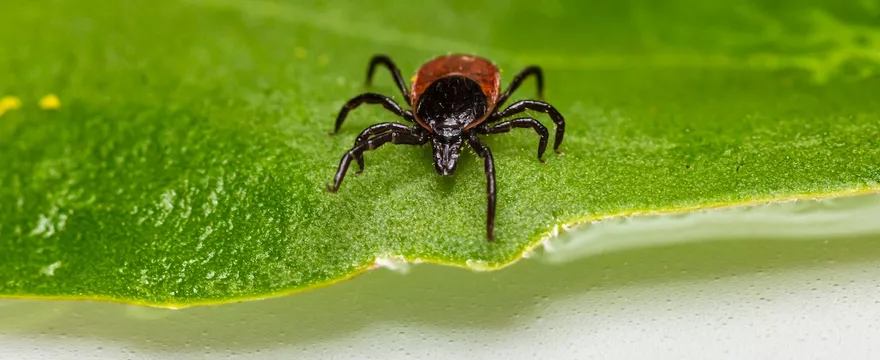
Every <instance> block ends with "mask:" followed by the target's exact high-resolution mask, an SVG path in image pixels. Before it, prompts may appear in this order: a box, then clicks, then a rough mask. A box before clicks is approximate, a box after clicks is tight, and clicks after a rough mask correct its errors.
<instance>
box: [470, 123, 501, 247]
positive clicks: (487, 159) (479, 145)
mask: <svg viewBox="0 0 880 360" xmlns="http://www.w3.org/2000/svg"><path fill="white" fill-rule="evenodd" d="M468 144H470V146H471V147H472V148H474V151H476V152H477V155H479V156H480V157H481V158H483V165H484V168H485V171H486V200H487V203H486V240H489V241H492V240H495V160H493V159H492V152H491V151H489V147H487V146H486V145H485V144H483V142H482V141H480V139H479V138H478V137H477V133H476V132H471V133H470V135H469V136H468Z"/></svg>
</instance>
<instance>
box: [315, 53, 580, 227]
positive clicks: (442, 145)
mask: <svg viewBox="0 0 880 360" xmlns="http://www.w3.org/2000/svg"><path fill="white" fill-rule="evenodd" d="M378 66H384V67H386V68H387V69H388V70H389V71H390V72H391V75H392V77H393V78H394V81H395V83H396V84H397V87H398V89H399V90H400V92H401V94H402V95H403V98H404V100H405V101H406V103H407V105H409V107H410V109H412V110H407V109H404V108H402V107H401V106H400V105H398V103H397V102H395V101H394V100H392V99H391V98H389V97H387V96H384V95H380V94H376V93H364V94H361V95H358V96H356V97H354V98H352V99H351V100H349V101H348V102H347V103H346V104H345V105H344V106H343V107H342V110H341V111H340V112H339V115H338V116H337V118H336V125H335V127H334V130H333V132H334V133H335V132H337V131H339V128H340V127H341V126H342V123H343V121H345V118H346V116H347V115H348V112H349V111H351V110H353V109H354V108H356V107H358V106H360V105H361V104H380V105H382V106H383V107H385V108H386V109H388V110H389V111H391V112H392V113H394V114H395V115H397V116H399V117H401V118H403V119H404V120H406V121H408V122H410V123H411V125H405V124H401V123H396V122H386V123H380V124H376V125H372V126H370V127H367V128H366V129H365V130H364V131H362V132H361V134H360V135H359V136H358V137H357V139H355V142H354V147H352V148H351V149H350V150H349V151H348V152H346V153H345V155H343V156H342V160H341V161H340V163H339V169H338V170H337V172H336V176H335V178H334V183H333V185H332V186H330V185H328V186H327V190H328V191H330V192H336V191H337V190H339V186H340V185H341V184H342V179H343V178H344V177H345V173H346V171H347V170H348V167H349V165H350V164H351V161H352V160H354V161H356V162H357V164H358V168H359V169H360V170H359V171H358V172H360V171H362V170H363V168H364V160H363V153H364V151H367V150H373V149H376V148H378V147H379V146H382V145H383V144H386V143H389V142H390V143H392V144H406V145H425V144H427V143H431V148H432V149H433V153H434V168H435V169H436V171H437V173H438V174H440V175H452V174H453V173H455V168H456V165H457V164H458V159H459V156H460V155H461V149H462V147H464V146H465V144H467V146H470V147H471V148H472V149H474V151H475V152H476V153H477V155H478V156H479V157H480V158H482V159H483V165H484V168H485V173H486V195H487V208H486V239H487V240H489V241H492V240H493V239H494V238H495V231H494V229H495V198H496V188H495V163H494V159H493V158H492V152H491V151H490V150H489V148H488V147H487V146H486V145H485V144H484V143H483V142H482V141H481V140H480V138H479V136H478V135H488V134H497V133H503V132H508V131H510V130H511V129H512V128H531V129H533V130H534V131H535V132H536V133H537V134H538V136H539V138H540V139H539V142H538V160H540V161H541V162H544V160H543V155H544V150H545V149H546V148H547V141H548V138H549V133H548V131H547V128H546V127H544V125H542V124H541V123H540V122H538V121H537V120H535V119H533V118H530V117H520V118H516V119H511V120H506V121H504V120H505V119H507V118H509V117H512V116H513V115H516V114H519V113H522V112H524V111H527V110H534V111H540V112H544V113H547V114H548V115H549V116H550V119H551V120H553V123H554V124H555V125H556V137H555V139H554V141H553V150H554V151H556V152H557V153H559V145H560V144H562V138H563V135H564V134H565V120H564V119H563V117H562V115H561V114H559V112H558V111H557V110H556V109H555V108H554V107H553V106H551V105H550V104H548V103H545V102H543V101H536V100H522V101H518V102H515V103H513V104H512V105H510V106H508V107H506V108H504V109H503V110H498V109H499V108H501V107H502V106H503V105H504V103H505V102H506V101H507V99H508V98H509V97H510V95H511V94H512V93H513V92H514V91H516V89H517V88H518V87H519V86H520V84H522V82H523V81H524V80H526V79H527V78H529V77H530V76H532V77H534V78H535V80H536V82H537V87H538V96H539V97H542V95H543V86H544V81H543V80H544V79H543V74H542V72H541V69H540V68H539V67H537V66H529V67H526V68H525V69H524V70H522V71H521V72H519V73H518V74H517V75H516V76H514V78H513V80H512V81H511V83H510V86H509V87H508V88H507V89H506V90H505V91H504V92H503V93H502V92H501V91H500V90H501V74H500V73H499V71H498V67H496V66H495V64H493V63H492V62H490V61H489V60H487V59H484V58H481V57H477V56H471V55H460V54H453V55H445V56H440V57H437V58H435V59H433V60H431V61H429V62H427V63H425V64H424V65H422V67H421V68H419V70H418V71H417V72H416V74H415V76H414V77H413V78H412V84H411V85H410V88H409V89H407V87H406V83H405V82H404V81H403V78H402V77H401V75H400V70H398V68H397V66H396V65H394V62H392V61H391V59H390V58H388V57H387V56H384V55H376V56H374V57H373V58H372V59H371V60H370V65H369V67H368V68H367V84H368V85H369V84H370V83H371V81H372V78H373V73H374V71H375V69H376V67H378Z"/></svg>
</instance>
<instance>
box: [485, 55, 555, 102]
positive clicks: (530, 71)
mask: <svg viewBox="0 0 880 360" xmlns="http://www.w3.org/2000/svg"><path fill="white" fill-rule="evenodd" d="M529 75H533V76H535V80H536V81H537V82H538V98H539V99H540V98H544V73H543V72H542V71H541V68H539V67H537V66H534V65H532V66H528V67H526V68H525V69H523V70H522V71H520V72H519V74H516V76H514V77H513V81H511V82H510V86H509V87H508V88H507V90H506V91H504V93H503V94H501V96H499V97H498V100H497V101H496V102H495V106H499V107H500V106H501V105H504V102H505V101H507V99H508V98H509V97H510V95H511V94H513V92H514V91H516V89H517V88H519V86H520V84H522V82H523V81H525V80H526V79H528V77H529Z"/></svg>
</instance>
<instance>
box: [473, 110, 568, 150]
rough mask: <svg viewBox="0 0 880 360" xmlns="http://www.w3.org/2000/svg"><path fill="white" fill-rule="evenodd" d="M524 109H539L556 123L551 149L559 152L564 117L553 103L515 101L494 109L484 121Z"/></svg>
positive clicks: (563, 133)
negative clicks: (554, 137) (496, 109)
mask: <svg viewBox="0 0 880 360" xmlns="http://www.w3.org/2000/svg"><path fill="white" fill-rule="evenodd" d="M526 110H534V111H540V112H543V113H547V114H549V115H550V119H553V122H554V123H555V124H556V139H555V140H554V141H553V151H555V152H556V153H557V154H561V153H560V152H559V145H560V144H562V137H563V136H565V119H563V118H562V114H560V113H559V111H557V110H556V108H554V107H553V105H550V104H548V103H545V102H543V101H535V100H521V101H517V102H515V103H513V104H512V105H510V106H508V107H507V109H504V110H501V111H496V112H495V113H494V114H492V115H491V116H490V117H489V119H488V120H487V121H486V123H490V122H493V121H498V120H501V119H503V118H506V117H508V116H511V115H516V114H519V113H521V112H524V111H526Z"/></svg>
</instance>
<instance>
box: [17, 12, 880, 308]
mask: <svg viewBox="0 0 880 360" xmlns="http://www.w3.org/2000/svg"><path fill="white" fill-rule="evenodd" d="M407 3H409V2H408V1H402V0H401V1H386V2H375V1H369V2H339V3H315V4H311V3H308V2H305V1H296V2H293V1H291V2H289V3H288V2H272V1H259V0H257V1H248V2H244V1H231V0H230V1H221V0H190V1H154V2H147V1H127V2H123V3H121V4H120V3H114V2H105V1H97V0H92V1H78V2H73V1H70V2H63V1H34V2H14V3H10V4H5V5H4V11H3V14H0V96H2V95H4V94H5V95H15V96H18V97H20V98H21V99H22V101H23V106H22V107H21V108H20V109H17V110H11V111H9V112H7V113H6V114H4V115H3V116H2V117H0V159H2V165H3V166H2V168H0V294H4V295H6V296H48V297H80V298H106V299H116V300H122V301H131V302H139V303H150V304H159V305H175V306H183V305H187V304H195V303H205V302H222V301H225V300H231V299H240V298H249V297H260V296H267V295H270V294H277V293H282V292H288V291H291V290H294V289H302V288H307V287H310V286H314V285H318V284H322V283H327V282H331V281H334V280H339V279H341V278H345V277H348V276H351V275H353V274H355V273H357V272H360V271H362V270H363V269H365V268H367V267H369V266H371V265H372V264H373V263H374V262H375V260H376V258H388V257H395V256H399V255H402V256H405V257H406V258H409V259H417V258H420V259H423V260H428V261H437V262H443V263H455V264H461V265H470V266H480V267H482V266H488V267H496V266H500V265H503V264H505V263H508V262H510V261H513V260H515V259H516V258H518V257H519V255H520V253H521V252H522V251H524V250H525V249H526V248H529V247H530V246H532V245H533V243H534V241H536V240H537V239H539V238H540V237H542V236H544V235H545V234H546V233H548V232H549V231H552V229H553V227H554V226H556V225H558V224H562V223H570V222H574V221H582V220H587V219H591V218H596V217H603V216H608V215H613V214H621V213H632V212H640V211H674V210H677V209H688V208H698V207H705V206H716V205H719V204H725V203H742V202H752V201H764V200H772V199H775V198H789V197H792V196H803V195H808V194H811V195H834V194H837V193H842V192H852V191H868V190H875V189H877V188H878V187H880V185H878V181H880V166H878V164H880V102H878V101H877V100H876V94H877V93H880V80H878V72H880V66H878V64H880V26H878V24H880V3H878V2H876V1H859V2H846V3H843V2H841V3H838V2H832V1H827V2H803V1H797V2H795V1H790V2H774V3H773V5H766V4H762V3H763V2H758V1H756V2H754V3H752V2H733V1H731V2H729V3H728V4H723V3H722V2H710V3H707V2H704V1H697V0H693V1H687V0H679V1H672V2H666V3H663V4H659V3H657V2H653V1H644V2H617V1H607V2H590V3H585V2H581V1H569V2H561V1H551V2H546V3H543V4H537V2H527V1H521V2H516V3H511V2H504V1H489V2H479V3H478V2H473V1H461V2H458V1H456V2H450V3H447V4H440V3H439V2H436V3H434V2H432V3H424V4H421V5H419V8H414V7H413V6H406V5H405V4H407ZM343 4H344V5H343ZM453 51H454V52H477V53H479V54H480V55H484V56H487V57H490V58H492V59H493V60H495V61H496V62H497V63H498V64H499V65H500V66H501V67H502V68H503V69H504V75H505V84H506V82H507V81H509V79H510V77H511V76H512V74H513V73H515V72H516V71H517V70H519V68H521V67H523V66H525V65H527V64H531V63H537V64H539V65H542V66H544V67H545V72H546V82H547V100H548V101H550V102H551V103H553V104H554V105H556V106H557V108H558V109H559V110H560V111H561V112H562V114H563V115H565V116H566V118H567V120H568V124H569V125H568V132H567V135H566V140H565V143H563V146H562V150H563V151H564V152H565V153H566V155H565V156H563V157H556V156H548V161H547V164H541V163H539V162H538V161H537V160H536V159H535V158H534V153H535V147H536V145H537V138H536V136H535V135H534V134H533V133H530V132H529V131H526V130H520V131H515V132H513V133H510V134H502V135H499V136H495V137H491V138H489V139H488V140H487V141H488V144H489V145H490V146H491V148H492V149H493V151H494V154H495V159H496V168H497V171H498V187H499V198H498V206H499V214H498V221H497V235H498V241H497V242H496V243H493V244H488V243H486V242H485V239H484V237H483V236H484V216H485V193H484V191H485V182H484V181H485V180H484V176H483V174H482V166H481V164H480V163H479V162H478V160H477V159H475V157H474V156H473V154H472V153H468V154H467V155H466V156H465V158H464V160H463V163H462V164H460V166H459V172H458V173H457V174H456V176H455V177H453V178H440V177H438V176H437V175H436V174H435V173H434V169H433V166H432V165H431V163H430V151H429V149H427V148H412V147H394V146H388V147H386V148H382V149H380V150H378V151H374V152H371V153H368V154H367V155H366V161H367V169H366V171H365V172H364V173H363V174H362V175H360V176H349V177H348V178H347V179H346V181H345V182H344V183H343V186H342V189H341V190H340V192H339V193H338V194H328V193H326V192H325V191H324V184H326V183H327V182H329V181H330V180H331V178H332V175H333V172H334V171H335V169H336V166H337V162H338V160H339V157H340V156H341V155H342V153H343V152H344V151H346V150H347V149H348V147H350V146H351V143H352V141H353V140H354V137H355V135H356V134H357V133H358V132H359V131H360V130H361V129H362V128H363V127H365V126H367V125H368V124H371V123H375V122H379V121H389V120H392V119H393V117H392V116H391V115H390V114H388V113H387V112H385V111H383V110H381V109H376V108H363V109H358V110H357V111H356V112H354V113H352V116H351V117H350V120H349V121H348V122H347V123H346V125H345V126H344V127H343V129H342V131H341V133H340V134H339V135H338V136H335V137H330V136H327V134H326V133H327V131H328V130H329V129H331V127H332V121H333V117H334V116H335V113H336V112H337V111H338V109H339V107H340V106H341V105H342V103H343V102H344V101H345V100H346V99H348V98H349V97H351V96H353V95H355V94H357V93H359V92H362V91H364V88H363V86H362V82H363V76H364V70H365V66H366V62H367V60H368V59H369V57H370V55H372V54H374V53H377V52H382V53H387V54H390V55H392V56H393V57H394V58H395V60H396V61H397V62H398V64H399V65H400V66H401V68H402V70H403V71H404V73H406V74H411V73H412V72H413V71H414V70H415V68H416V67H417V66H418V65H419V64H420V63H421V62H422V61H424V60H426V59H428V58H431V57H433V56H436V55H438V54H441V53H446V52H453ZM391 84H392V83H391V81H390V79H389V78H388V77H387V74H386V73H385V72H382V73H380V74H379V78H378V80H377V85H376V89H375V90H376V91H381V92H384V93H387V94H389V95H393V96H394V97H395V98H397V99H399V98H400V97H399V95H397V94H396V93H395V91H394V89H393V87H392V86H391ZM533 86H534V84H533V83H531V82H530V83H528V84H525V85H524V86H523V87H522V88H521V89H522V90H521V91H520V93H519V94H518V95H519V97H531V96H533V95H534V90H533V89H534V88H533ZM47 93H56V94H58V95H59V97H60V99H61V108H60V109H58V110H55V111H46V110H41V109H39V108H38V107H37V105H36V103H37V101H38V99H39V98H40V97H41V96H43V95H44V94H47ZM538 117H539V118H540V119H545V118H544V117H543V116H538ZM546 123H547V124H548V126H549V125H550V124H551V123H550V122H549V120H548V121H547V122H546Z"/></svg>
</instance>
